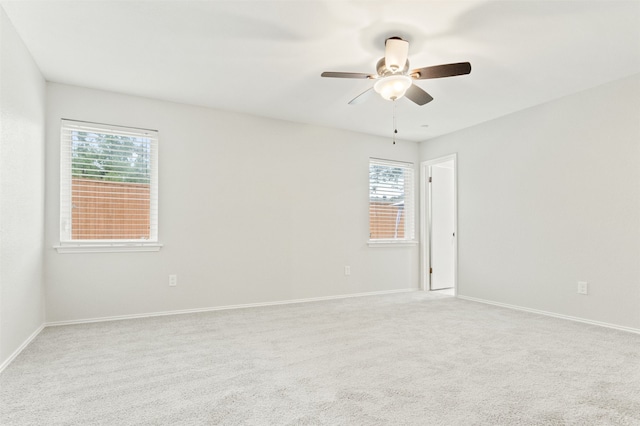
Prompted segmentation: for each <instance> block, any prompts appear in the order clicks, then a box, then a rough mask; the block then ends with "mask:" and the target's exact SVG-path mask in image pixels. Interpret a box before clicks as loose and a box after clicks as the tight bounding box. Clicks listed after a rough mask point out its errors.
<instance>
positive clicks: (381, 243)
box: [367, 157, 418, 247]
mask: <svg viewBox="0 0 640 426" xmlns="http://www.w3.org/2000/svg"><path fill="white" fill-rule="evenodd" d="M372 165H376V166H386V167H390V168H401V169H403V170H404V171H405V172H409V175H410V176H409V179H408V180H406V181H405V186H406V185H408V186H409V192H410V193H409V194H408V195H407V191H406V190H405V193H404V198H403V202H404V206H405V207H404V211H405V233H406V232H407V230H408V232H409V234H410V235H408V236H406V237H403V238H371V166H372ZM368 206H369V209H368V211H369V221H368V226H369V239H368V240H367V244H368V246H369V247H390V246H392V247H409V246H415V245H417V244H418V240H417V238H416V235H417V229H416V172H415V164H414V163H411V162H405V161H395V160H387V159H382V158H375V157H370V158H369V200H368ZM407 228H408V229H407Z"/></svg>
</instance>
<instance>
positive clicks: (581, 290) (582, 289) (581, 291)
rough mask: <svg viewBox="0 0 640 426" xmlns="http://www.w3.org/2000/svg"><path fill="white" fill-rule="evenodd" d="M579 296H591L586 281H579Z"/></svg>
mask: <svg viewBox="0 0 640 426" xmlns="http://www.w3.org/2000/svg"><path fill="white" fill-rule="evenodd" d="M578 294H589V287H588V286H587V282H586V281H578Z"/></svg>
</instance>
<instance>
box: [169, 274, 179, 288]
mask: <svg viewBox="0 0 640 426" xmlns="http://www.w3.org/2000/svg"><path fill="white" fill-rule="evenodd" d="M177 285H178V276H177V275H169V287H175V286H177Z"/></svg>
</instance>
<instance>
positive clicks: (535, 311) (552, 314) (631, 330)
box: [457, 295, 640, 334]
mask: <svg viewBox="0 0 640 426" xmlns="http://www.w3.org/2000/svg"><path fill="white" fill-rule="evenodd" d="M457 297H458V299H464V300H470V301H472V302H479V303H484V304H487V305H495V306H500V307H503V308H509V309H515V310H517V311H524V312H530V313H532V314H539V315H545V316H548V317H554V318H561V319H566V320H569V321H577V322H582V323H585V324H590V325H597V326H599V327H607V328H613V329H616V330H621V331H626V332H629V333H636V334H640V329H637V328H633V327H625V326H623V325H617V324H610V323H608V322H601V321H593V320H589V319H586V318H580V317H572V316H569V315H562V314H556V313H555V312H547V311H541V310H538V309H531V308H525V307H523V306H517V305H509V304H507V303H500V302H494V301H492V300H485V299H478V298H476V297H469V296H461V295H458V296H457Z"/></svg>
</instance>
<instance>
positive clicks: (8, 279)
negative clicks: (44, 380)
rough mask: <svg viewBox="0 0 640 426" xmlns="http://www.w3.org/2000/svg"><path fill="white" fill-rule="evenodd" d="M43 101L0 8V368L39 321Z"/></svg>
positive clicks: (41, 87)
mask: <svg viewBox="0 0 640 426" xmlns="http://www.w3.org/2000/svg"><path fill="white" fill-rule="evenodd" d="M44 97H45V82H44V79H43V78H42V76H41V74H40V71H39V70H38V68H37V66H36V64H35V63H34V62H33V59H32V58H31V56H30V54H29V52H28V51H27V49H26V48H25V47H24V45H23V43H22V41H21V40H20V38H19V37H18V35H17V34H16V32H15V29H14V28H13V26H12V25H11V22H10V21H9V20H8V18H7V16H6V15H5V13H4V10H3V9H2V8H1V7H0V365H2V363H3V362H4V361H6V360H7V359H8V358H9V357H10V356H11V355H12V354H13V353H14V352H15V351H16V350H17V349H18V348H19V347H20V346H21V345H22V343H23V342H24V341H25V340H27V339H28V338H29V336H30V335H32V334H33V332H34V331H36V330H37V329H38V328H39V327H40V326H41V325H42V323H43V322H44V305H43V300H44V287H43V279H42V277H43V233H44V120H45V117H44V106H45V101H44Z"/></svg>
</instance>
